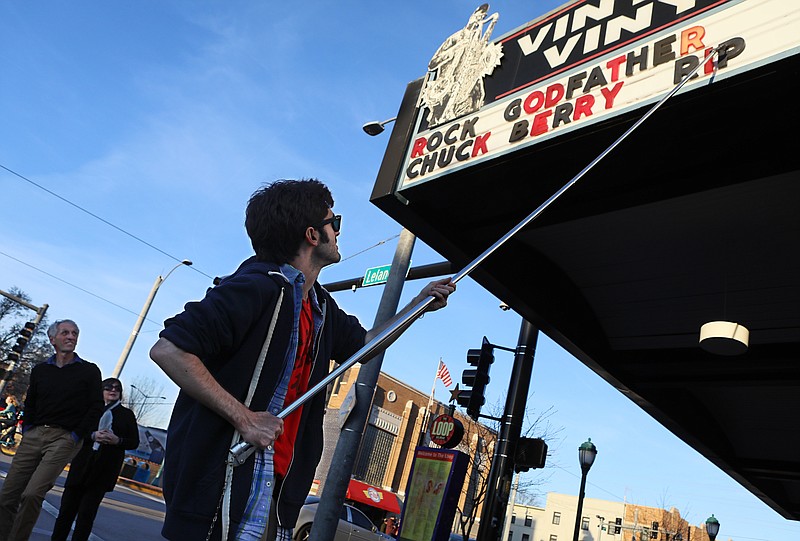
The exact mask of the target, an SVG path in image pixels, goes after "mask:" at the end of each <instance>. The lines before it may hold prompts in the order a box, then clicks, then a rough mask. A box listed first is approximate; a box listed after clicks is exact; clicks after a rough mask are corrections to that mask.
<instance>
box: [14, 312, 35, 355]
mask: <svg viewBox="0 0 800 541" xmlns="http://www.w3.org/2000/svg"><path fill="white" fill-rule="evenodd" d="M35 330H36V323H34V322H33V321H28V322H27V323H25V325H23V327H22V329H20V331H19V336H18V337H17V343H16V344H14V345H13V346H11V353H9V354H8V360H9V361H10V362H17V361H19V359H20V357H21V356H22V352H23V351H25V346H27V345H28V342H30V340H31V338H32V337H33V332H34V331H35Z"/></svg>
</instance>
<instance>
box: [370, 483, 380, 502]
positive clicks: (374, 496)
mask: <svg viewBox="0 0 800 541" xmlns="http://www.w3.org/2000/svg"><path fill="white" fill-rule="evenodd" d="M367 498H369V499H370V500H372V501H373V502H375V503H381V500H382V499H383V495H382V494H381V493H380V492H378V491H377V490H376V489H375V488H374V487H369V488H368V489H367Z"/></svg>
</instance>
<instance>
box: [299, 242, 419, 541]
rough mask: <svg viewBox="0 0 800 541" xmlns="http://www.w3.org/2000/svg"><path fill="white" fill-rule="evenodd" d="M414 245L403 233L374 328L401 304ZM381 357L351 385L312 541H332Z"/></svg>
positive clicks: (380, 355)
mask: <svg viewBox="0 0 800 541" xmlns="http://www.w3.org/2000/svg"><path fill="white" fill-rule="evenodd" d="M415 242H416V237H415V236H414V235H413V234H412V233H411V232H410V231H408V230H407V229H403V231H402V232H401V233H400V239H399V240H398V242H397V248H396V250H395V253H394V259H393V260H392V267H391V271H390V272H389V279H388V281H387V282H386V287H385V288H384V290H383V295H382V296H381V302H380V305H379V306H378V313H377V314H376V315H375V324H374V327H377V326H378V325H381V324H383V323H385V322H386V321H388V320H389V319H391V318H392V316H394V315H395V314H396V313H397V305H398V304H399V302H400V294H401V293H402V292H403V283H404V282H405V279H406V273H407V272H408V267H409V265H410V264H411V252H412V251H413V250H414V243H415ZM384 353H385V351H384V352H381V353H379V354H378V355H376V356H375V357H374V358H373V359H372V360H371V361H369V362H368V363H366V364H363V365H361V369H360V370H359V372H358V378H357V380H356V382H355V384H354V385H355V394H356V401H355V406H354V407H353V411H351V412H350V415H349V416H348V417H347V420H346V421H345V423H344V427H343V428H342V432H341V435H340V436H339V440H338V442H337V443H336V450H335V451H334V452H333V459H332V460H331V463H332V464H335V465H336V467H332V468H331V469H330V470H329V471H328V476H327V478H326V480H325V486H324V487H323V489H322V497H321V498H320V502H319V506H318V507H317V513H316V515H315V517H314V528H313V529H312V530H311V538H310V539H311V541H332V540H333V538H334V536H335V534H336V528H337V527H338V525H339V517H340V515H341V512H342V506H343V505H344V497H345V494H346V493H347V487H348V485H349V484H350V476H351V475H352V473H353V466H354V465H355V461H356V457H357V455H358V449H359V446H360V445H361V437H362V435H363V434H364V429H365V428H366V424H367V419H368V418H369V414H370V410H371V409H372V398H373V395H374V394H375V387H376V385H377V383H378V376H379V375H380V372H381V365H382V364H383V357H384Z"/></svg>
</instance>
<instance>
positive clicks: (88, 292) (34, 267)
mask: <svg viewBox="0 0 800 541" xmlns="http://www.w3.org/2000/svg"><path fill="white" fill-rule="evenodd" d="M0 255H4V256H6V257H7V258H9V259H13V260H14V261H16V262H17V263H21V264H22V265H25V266H26V267H30V268H32V269H33V270H36V271H39V272H41V273H42V274H44V275H46V276H49V277H50V278H53V279H54V280H58V281H59V282H61V283H63V284H67V285H68V286H70V287H74V288H75V289H77V290H78V291H82V292H84V293H86V294H88V295H91V296H92V297H95V298H97V299H100V300H101V301H103V302H107V303H108V304H110V305H112V306H116V307H117V308H121V309H122V310H125V311H126V312H130V313H131V314H133V315H135V316H138V315H139V313H138V312H134V311H133V310H130V309H129V308H125V307H124V306H122V305H121V304H117V303H115V302H114V301H111V300H108V299H106V298H105V297H102V296H100V295H98V294H97V293H92V292H91V291H89V290H88V289H84V288H82V287H80V286H77V285H75V284H73V283H71V282H67V281H66V280H64V279H63V278H59V277H58V276H56V275H55V274H52V273H49V272H47V271H45V270H42V269H40V268H39V267H36V266H34V265H31V264H30V263H27V262H25V261H22V260H21V259H18V258H16V257H14V256H12V255H9V254H7V253H5V252H3V251H0ZM145 320H146V321H149V322H150V323H155V324H156V325H161V323H159V322H157V321H153V320H152V319H147V318H145Z"/></svg>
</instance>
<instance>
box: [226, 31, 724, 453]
mask: <svg viewBox="0 0 800 541" xmlns="http://www.w3.org/2000/svg"><path fill="white" fill-rule="evenodd" d="M719 50H720V48H719V47H715V48H714V49H712V50H711V51H710V52H709V53H708V55H707V56H706V57H705V58H704V59H703V61H702V62H700V63H698V65H697V66H695V68H694V69H693V70H692V71H691V72H689V73H688V74H687V75H686V76H685V77H684V78H683V79H681V82H680V83H678V84H677V85H675V88H673V89H672V90H670V91H669V92H668V93H667V94H666V95H665V96H664V97H663V98H661V99H660V100H659V101H658V103H656V104H655V105H654V106H653V107H652V108H650V110H648V111H647V112H646V113H645V114H644V115H643V116H642V118H640V119H639V120H637V121H636V122H635V123H634V124H633V125H632V126H631V127H630V128H628V129H627V130H626V131H625V133H623V134H622V135H620V136H619V138H618V139H617V140H616V141H614V142H613V143H611V145H610V146H609V147H608V148H606V149H605V150H604V151H603V152H601V153H600V155H599V156H597V157H596V158H595V159H594V160H592V162H591V163H590V164H589V165H587V166H586V167H584V168H583V169H582V170H581V171H580V172H579V173H578V174H577V175H575V176H574V177H572V179H571V180H570V181H569V182H567V183H566V184H564V186H562V187H561V189H559V190H558V191H557V192H556V193H554V194H553V195H551V196H550V198H549V199H547V201H545V202H544V203H542V204H541V205H539V206H538V207H537V208H536V210H534V211H533V212H531V213H530V214H529V215H528V216H527V217H526V218H525V219H523V220H522V221H521V222H520V223H519V224H517V225H516V226H515V227H514V228H513V229H512V230H511V231H509V232H508V233H506V234H505V235H503V237H502V238H500V239H499V240H498V241H497V242H495V243H494V244H492V245H491V246H490V247H489V248H487V249H486V250H485V251H484V252H483V253H482V254H481V255H479V256H478V257H476V258H475V259H474V260H473V261H472V262H471V263H469V264H468V265H467V266H466V267H464V268H463V269H461V271H459V272H458V273H457V274H456V275H455V276H453V279H452V280H453V282H454V283H458V282H460V281H461V280H462V279H463V278H465V277H467V276H469V274H470V273H471V272H472V271H473V270H475V268H476V267H478V265H480V264H481V263H483V262H484V261H485V260H486V258H488V257H489V256H490V255H492V254H493V253H494V252H495V251H497V249H498V248H500V247H501V246H502V245H503V244H505V243H506V242H507V241H508V240H509V239H510V238H511V237H513V236H514V235H516V234H517V233H518V232H519V231H520V230H522V229H524V228H525V227H526V226H528V224H530V223H531V222H532V221H534V220H535V219H536V218H538V217H539V215H541V214H542V212H544V211H545V210H546V209H547V207H549V206H550V205H551V204H552V203H553V202H554V201H555V200H556V199H558V198H559V197H561V195H563V194H564V192H566V191H567V190H569V189H570V188H571V187H572V186H573V185H574V184H575V183H576V182H578V181H579V180H580V179H581V178H583V176H584V175H586V173H588V172H589V171H590V170H591V169H592V168H593V167H594V166H595V165H597V163H598V162H599V161H600V160H602V159H603V158H605V157H606V156H607V155H608V153H609V152H611V151H612V150H614V149H615V148H616V147H617V146H618V145H619V144H620V143H621V142H622V141H624V140H625V139H626V138H627V137H628V136H629V135H630V134H631V133H633V131H634V130H636V128H638V127H639V126H641V125H642V123H643V122H644V121H645V120H647V119H648V118H650V115H652V114H653V113H655V112H656V111H657V110H658V109H659V108H660V107H661V106H662V105H663V104H664V102H666V101H667V100H668V99H670V98H671V97H672V96H674V95H675V94H676V93H677V92H678V91H679V90H680V89H681V88H683V85H685V84H686V83H687V82H688V81H689V79H691V78H692V77H693V76H694V74H695V73H697V71H698V70H699V69H700V68H701V67H702V66H704V65H705V63H706V62H707V61H708V60H709V59H710V58H711V57H712V56H714V55H715V54H717V53H718V52H719ZM433 300H434V298H433V297H428V298H426V299H425V300H423V301H421V302H420V303H419V304H417V306H415V307H414V308H413V309H412V310H410V311H409V312H407V313H406V315H405V316H404V317H402V318H400V319H399V320H398V321H397V322H395V324H394V325H392V326H391V327H389V328H388V329H385V330H384V331H383V332H382V333H379V334H378V335H377V336H376V337H375V338H373V339H372V341H371V342H369V343H368V344H366V345H364V347H362V348H361V349H360V350H358V351H357V352H356V353H355V354H354V355H353V356H352V357H350V358H349V359H348V360H346V361H345V362H343V363H342V364H340V365H339V366H338V367H337V368H336V369H335V370H333V371H332V372H331V373H330V374H328V376H327V377H325V378H324V379H323V380H322V381H320V382H319V383H318V384H317V385H315V386H314V387H312V388H311V389H309V390H308V391H306V393H305V394H304V395H302V396H301V397H300V398H298V399H297V400H295V401H294V402H292V404H291V405H289V406H288V407H286V408H285V409H284V410H283V411H281V412H280V413H279V414H278V415H277V416H278V417H279V418H281V419H285V418H286V417H287V416H288V415H289V414H290V413H292V412H293V411H294V410H296V409H297V408H299V407H300V406H302V405H303V404H305V403H306V402H307V401H308V400H309V399H311V398H312V397H314V396H315V395H316V394H317V393H319V392H320V391H322V390H323V389H325V388H326V387H327V386H328V385H329V384H330V383H331V382H332V381H333V380H335V379H336V378H338V377H339V376H340V375H342V374H343V373H344V372H345V371H347V369H349V368H350V367H351V366H353V365H354V364H355V363H357V362H359V361H362V360H365V359H369V358H371V357H372V356H373V355H374V354H375V353H376V352H377V351H378V350H379V349H380V348H381V346H383V344H384V343H385V342H386V341H387V340H388V339H389V338H391V337H393V336H394V335H395V334H396V333H397V332H399V331H401V330H402V329H405V327H406V326H408V325H409V324H410V323H412V322H413V321H415V320H416V319H418V318H419V316H421V315H422V314H423V313H424V312H425V310H426V309H427V308H428V306H430V304H431V303H433ZM250 453H252V445H251V444H249V443H246V442H241V443H238V444H236V445H234V446H233V447H232V448H231V449H230V453H229V457H228V459H229V460H231V461H233V463H234V465H237V466H238V465H240V464H243V463H244V461H245V460H246V459H247V457H248V456H249V455H250Z"/></svg>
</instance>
